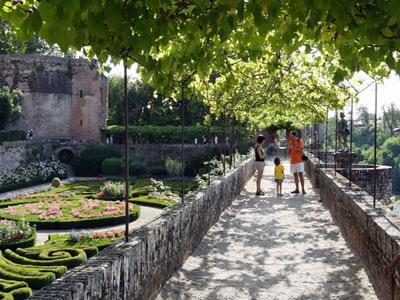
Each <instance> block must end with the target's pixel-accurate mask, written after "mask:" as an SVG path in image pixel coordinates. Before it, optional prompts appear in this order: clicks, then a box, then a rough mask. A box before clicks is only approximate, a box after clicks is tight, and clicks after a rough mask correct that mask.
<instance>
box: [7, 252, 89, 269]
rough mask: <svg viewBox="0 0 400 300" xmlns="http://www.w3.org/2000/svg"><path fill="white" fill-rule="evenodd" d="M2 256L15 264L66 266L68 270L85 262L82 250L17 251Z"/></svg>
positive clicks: (85, 258)
mask: <svg viewBox="0 0 400 300" xmlns="http://www.w3.org/2000/svg"><path fill="white" fill-rule="evenodd" d="M4 256H5V257H6V258H7V259H9V260H10V261H12V262H14V263H17V264H24V265H32V266H66V267H67V268H68V269H70V268H73V267H76V266H79V265H80V264H81V263H83V262H85V261H86V260H87V256H86V253H85V251H83V250H82V249H56V248H50V249H46V248H43V249H33V250H32V248H31V249H21V248H19V249H17V250H16V252H13V251H11V250H6V251H5V252H4Z"/></svg>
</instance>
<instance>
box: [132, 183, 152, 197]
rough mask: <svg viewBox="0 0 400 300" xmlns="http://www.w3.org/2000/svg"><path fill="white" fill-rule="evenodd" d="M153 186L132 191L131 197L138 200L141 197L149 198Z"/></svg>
mask: <svg viewBox="0 0 400 300" xmlns="http://www.w3.org/2000/svg"><path fill="white" fill-rule="evenodd" d="M150 189H151V185H148V186H144V187H139V188H136V189H134V190H133V191H132V193H131V196H132V197H134V198H136V197H140V196H147V195H148V194H149V193H150Z"/></svg>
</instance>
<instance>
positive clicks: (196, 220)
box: [30, 160, 254, 300]
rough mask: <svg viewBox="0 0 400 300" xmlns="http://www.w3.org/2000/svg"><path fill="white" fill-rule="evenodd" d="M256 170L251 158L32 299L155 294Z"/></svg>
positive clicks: (151, 296) (145, 296) (109, 298)
mask: <svg viewBox="0 0 400 300" xmlns="http://www.w3.org/2000/svg"><path fill="white" fill-rule="evenodd" d="M253 174H254V162H253V160H248V161H246V162H245V163H243V164H242V165H241V166H240V167H239V168H237V169H235V170H233V171H231V172H229V173H227V175H226V176H224V177H222V178H221V179H220V180H217V181H215V182H213V183H212V184H211V186H210V187H207V188H204V189H202V190H200V191H199V192H198V193H196V194H195V195H193V196H190V197H188V198H187V199H185V203H184V204H179V205H176V206H175V207H174V208H172V209H170V210H168V211H166V212H165V213H163V214H162V215H161V217H160V218H159V219H157V220H156V221H154V222H152V223H151V224H150V225H148V226H146V227H144V228H142V229H141V230H139V231H137V232H135V233H134V235H132V236H131V237H130V239H129V242H128V243H126V244H125V243H123V242H119V243H117V244H115V245H113V246H110V247H108V248H106V249H105V250H103V251H102V252H100V253H99V254H98V255H96V256H94V257H93V258H91V259H90V260H89V261H88V262H86V263H84V264H82V265H81V266H79V267H76V268H74V269H72V270H71V271H69V272H68V273H67V274H66V275H65V276H64V277H62V278H60V279H58V280H56V281H55V282H54V283H53V284H51V285H49V286H48V287H46V288H44V289H42V290H40V291H38V292H36V293H35V295H33V296H32V297H31V298H30V299H34V300H46V299H58V300H72V299H85V300H86V299H87V300H89V299H90V300H96V299H107V300H113V299H129V300H134V299H137V300H139V299H140V300H146V299H154V298H155V297H156V296H157V294H158V292H159V291H160V289H161V287H162V286H163V284H164V283H165V282H166V281H167V280H168V279H169V277H170V276H171V275H172V274H173V273H174V272H175V271H176V270H177V269H178V268H180V267H181V266H182V264H183V263H184V261H185V259H186V258H187V257H188V256H189V255H190V254H191V253H192V252H193V250H194V249H195V248H196V247H197V245H198V244H199V243H200V241H201V239H202V238H203V236H204V235H205V234H206V233H207V231H208V229H209V228H210V227H211V226H212V225H213V224H214V223H215V222H216V221H217V220H218V218H219V216H220V214H221V212H222V211H223V210H224V209H225V208H226V207H227V206H229V205H230V204H231V202H232V201H233V200H234V198H235V197H236V196H237V195H238V194H239V193H240V192H241V190H242V189H243V187H244V185H245V183H246V182H247V181H248V180H249V179H250V178H251V177H252V175H253Z"/></svg>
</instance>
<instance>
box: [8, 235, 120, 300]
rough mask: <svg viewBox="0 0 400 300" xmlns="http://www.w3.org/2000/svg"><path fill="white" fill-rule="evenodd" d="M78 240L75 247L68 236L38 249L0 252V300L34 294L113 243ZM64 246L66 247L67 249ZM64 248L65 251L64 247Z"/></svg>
mask: <svg viewBox="0 0 400 300" xmlns="http://www.w3.org/2000/svg"><path fill="white" fill-rule="evenodd" d="M93 241H95V240H90V241H86V240H81V241H77V242H76V244H74V243H73V242H71V241H70V240H69V235H50V238H49V240H48V241H47V242H46V243H45V244H44V245H41V246H36V247H30V248H25V249H22V248H18V249H16V250H15V251H12V250H10V249H7V250H5V251H4V252H3V253H4V254H2V252H0V299H10V300H24V299H26V298H28V297H30V296H31V295H32V289H34V290H37V289H41V288H42V287H44V286H46V285H48V284H50V283H51V282H52V281H54V280H55V279H56V278H59V277H61V276H63V275H64V274H65V273H66V272H67V269H70V268H73V267H76V266H78V265H80V264H81V263H83V262H85V261H86V260H87V258H88V257H91V256H93V255H96V254H97V253H98V252H99V249H103V248H105V247H107V246H109V245H110V244H111V243H112V242H113V241H115V239H112V238H101V239H99V242H98V243H96V242H95V243H93ZM66 245H67V246H66ZM65 246H66V247H65Z"/></svg>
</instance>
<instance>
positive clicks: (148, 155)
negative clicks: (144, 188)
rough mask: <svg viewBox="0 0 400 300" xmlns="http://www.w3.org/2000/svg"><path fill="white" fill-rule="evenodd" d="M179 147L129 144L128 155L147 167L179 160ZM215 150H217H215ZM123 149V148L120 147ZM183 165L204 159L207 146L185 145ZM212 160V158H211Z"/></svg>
mask: <svg viewBox="0 0 400 300" xmlns="http://www.w3.org/2000/svg"><path fill="white" fill-rule="evenodd" d="M181 147H182V146H181V145H178V144H130V145H129V150H130V155H132V156H133V158H134V159H136V160H139V161H141V162H143V163H144V164H145V165H147V166H149V165H151V164H152V163H153V164H154V162H156V161H159V160H166V159H167V158H171V159H175V160H179V161H180V160H181ZM216 148H217V149H216ZM121 149H123V146H121ZM218 149H220V150H222V146H215V145H212V151H214V152H215V151H216V150H217V151H218ZM184 153H185V163H190V162H193V161H195V160H196V159H198V158H199V157H206V156H207V153H208V145H204V144H185V147H184ZM211 158H212V157H211Z"/></svg>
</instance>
